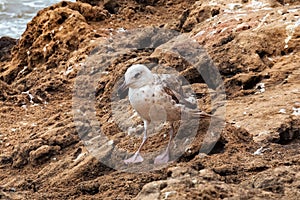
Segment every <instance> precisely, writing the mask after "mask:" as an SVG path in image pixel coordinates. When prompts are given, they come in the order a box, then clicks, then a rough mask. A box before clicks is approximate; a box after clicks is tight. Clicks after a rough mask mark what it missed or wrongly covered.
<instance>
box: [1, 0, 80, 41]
mask: <svg viewBox="0 0 300 200" xmlns="http://www.w3.org/2000/svg"><path fill="white" fill-rule="evenodd" d="M60 1H61V0H0V37H3V36H9V37H12V38H16V39H17V38H20V36H21V35H22V33H23V32H24V31H25V29H26V25H27V23H28V22H30V20H31V19H32V18H33V17H34V16H35V15H36V14H37V12H38V11H39V10H41V9H43V8H45V7H48V6H50V5H53V4H55V3H58V2H60ZM71 1H73V2H75V0H71Z"/></svg>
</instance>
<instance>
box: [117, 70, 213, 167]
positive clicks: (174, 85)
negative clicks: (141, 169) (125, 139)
mask: <svg viewBox="0 0 300 200" xmlns="http://www.w3.org/2000/svg"><path fill="white" fill-rule="evenodd" d="M127 87H128V88H129V91H128V96H129V101H130V104H131V105H132V107H133V108H134V109H135V111H136V112H137V113H138V114H139V115H140V117H141V118H142V120H143V122H144V136H143V141H142V143H141V145H140V146H139V148H138V150H137V151H136V152H135V154H134V155H133V156H132V157H130V158H128V159H126V160H124V162H125V163H126V164H129V163H138V162H142V161H143V160H144V159H143V157H142V156H141V155H140V150H141V148H142V147H143V145H144V144H145V142H146V140H147V130H148V127H149V124H150V123H151V122H154V121H169V122H171V130H170V139H169V142H168V145H167V148H166V150H165V151H164V152H163V153H162V154H161V155H159V156H157V157H156V158H155V160H154V163H155V164H163V163H167V162H168V161H169V149H170V143H171V141H172V139H173V133H174V126H173V122H175V121H178V120H180V119H181V116H182V114H185V115H186V116H189V118H190V119H191V118H199V117H211V115H209V114H207V113H205V112H201V111H200V110H198V109H197V104H196V100H195V99H193V97H189V98H188V97H186V96H185V95H184V93H183V89H182V86H181V81H180V80H179V78H178V77H177V76H175V75H170V74H154V73H152V72H151V71H150V70H149V69H148V68H147V67H146V66H145V65H142V64H136V65H132V66H131V67H129V68H128V69H127V71H126V73H125V81H124V83H123V85H122V86H121V89H122V90H124V89H125V88H127Z"/></svg>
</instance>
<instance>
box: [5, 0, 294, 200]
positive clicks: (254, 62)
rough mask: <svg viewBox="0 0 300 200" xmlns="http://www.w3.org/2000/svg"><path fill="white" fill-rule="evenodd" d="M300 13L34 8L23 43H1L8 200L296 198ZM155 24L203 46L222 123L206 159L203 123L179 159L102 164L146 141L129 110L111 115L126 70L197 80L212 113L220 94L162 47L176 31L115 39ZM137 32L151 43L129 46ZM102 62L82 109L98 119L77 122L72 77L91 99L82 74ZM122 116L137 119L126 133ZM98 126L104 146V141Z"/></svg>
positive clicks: (154, 6)
mask: <svg viewBox="0 0 300 200" xmlns="http://www.w3.org/2000/svg"><path fill="white" fill-rule="evenodd" d="M299 10H300V3H299V2H298V1H295V0H277V1H269V0H259V1H258V0H257V1H256V0H237V1H227V0H221V1H217V2H212V1H208V0H201V1H196V0H188V1H183V0H175V1H169V0H129V1H114V0H84V1H83V0H81V1H77V2H65V1H62V2H60V3H58V4H55V5H53V6H50V7H48V8H45V9H43V10H41V11H39V12H38V14H37V15H36V17H34V18H33V20H32V21H31V22H30V23H28V25H27V29H26V31H25V32H24V33H23V34H22V36H21V38H20V39H18V40H15V39H12V38H1V39H0V105H1V106H0V109H1V112H0V115H1V117H0V124H1V126H0V149H1V150H0V199H183V198H185V199H295V200H296V199H300V190H299V188H300V155H299V150H300V98H299V97H300V67H299V66H300V39H299V34H300V16H299ZM149 27H151V28H153V29H151V30H153V32H154V33H155V31H156V30H162V29H163V30H168V31H169V30H172V31H173V32H172V33H174V34H175V33H176V34H177V33H178V34H179V35H180V34H182V35H183V36H188V37H189V38H191V40H192V41H194V42H197V44H198V45H201V46H202V47H203V49H205V51H206V53H207V55H205V56H203V57H202V58H203V59H202V60H203V62H202V63H200V65H201V69H204V70H205V69H206V68H205V66H207V64H208V63H209V62H208V61H207V60H206V58H210V59H211V60H212V62H213V63H214V65H215V66H216V67H217V68H218V70H219V72H220V74H221V77H222V79H223V83H224V87H225V91H226V113H225V114H226V125H225V127H224V130H223V131H222V133H221V135H220V138H219V139H218V141H217V143H216V145H215V147H214V149H213V150H212V152H210V154H209V155H203V154H199V153H198V152H199V149H200V148H201V143H200V142H199V141H202V140H203V137H204V135H205V132H206V130H207V127H208V125H209V121H203V123H202V122H201V125H200V126H199V130H198V133H197V135H196V136H195V139H194V140H193V141H192V142H191V144H190V146H189V147H188V148H187V150H186V151H185V152H184V153H183V154H182V156H180V157H179V158H178V159H177V160H175V161H173V162H172V163H170V165H168V166H166V167H163V168H159V169H156V170H151V171H149V172H143V173H132V172H126V170H123V171H121V170H116V168H118V167H119V166H118V165H117V164H116V165H115V166H107V165H105V164H104V163H103V162H100V161H99V158H105V159H110V160H112V161H113V163H118V162H120V161H122V159H124V157H125V155H126V154H125V153H126V152H134V151H135V150H136V149H137V145H138V144H139V143H140V140H141V135H139V134H138V133H136V132H140V131H139V129H138V127H139V125H140V124H141V120H140V119H139V118H138V117H136V116H135V117H132V114H133V111H132V109H131V108H130V107H128V106H123V107H122V109H123V110H126V113H122V112H121V113H117V115H118V117H117V118H116V117H114V113H113V112H112V110H111V108H112V106H114V103H113V102H111V98H112V96H114V88H115V86H116V85H117V84H118V81H119V80H120V79H121V77H122V75H123V74H124V72H125V70H126V69H127V68H128V67H129V66H130V65H132V64H134V63H145V64H146V65H148V66H150V67H153V70H155V67H154V66H155V65H163V66H171V67H172V68H173V69H175V70H176V71H178V72H179V73H180V74H181V75H182V76H184V77H185V78H186V79H187V80H188V81H189V83H191V87H192V88H193V90H194V91H195V95H196V96H197V98H198V104H199V107H200V108H201V109H203V110H205V111H206V112H217V109H216V110H214V108H212V107H211V105H210V101H211V94H213V92H214V91H215V90H216V88H208V87H207V84H206V83H205V81H204V80H203V77H202V76H201V75H200V74H198V73H195V71H194V68H193V66H191V65H190V64H189V63H188V62H187V61H186V60H184V58H183V57H181V56H178V55H174V54H171V53H166V52H164V51H163V50H161V48H159V45H158V44H161V43H165V42H166V41H168V40H167V39H168V37H169V36H170V34H169V33H170V32H168V31H166V32H165V35H163V34H160V36H159V37H158V36H157V37H156V35H155V34H153V36H151V37H150V36H149V34H150V35H151V33H149V32H147V31H139V32H138V33H137V32H135V34H136V35H138V36H137V37H132V36H128V37H124V38H121V39H120V38H118V36H119V34H122V33H126V32H128V31H132V30H144V29H147V28H149ZM141 38H146V39H149V38H150V42H149V41H148V40H145V41H143V43H142V44H144V43H145V44H147V45H148V46H145V47H143V48H135V49H134V48H132V46H133V47H134V46H135V44H138V45H139V44H140V40H139V39H141ZM174 38H176V37H174ZM116 41H120V42H119V43H117V42H116ZM153 41H158V43H156V42H153ZM176 42H178V41H176V40H175V41H174V42H173V44H174V43H175V44H176ZM179 42H180V41H179ZM110 44H111V46H110ZM127 44H130V45H131V46H130V45H129V46H127ZM180 44H181V45H182V46H179V47H180V48H179V49H184V48H188V47H189V45H186V46H184V44H182V43H180ZM187 44H189V43H187ZM172 47H174V46H172ZM116 48H124V49H125V50H126V51H124V52H122V53H118V52H116V51H115V49H116ZM128 49H129V50H130V51H127V50H128ZM170 49H171V48H170ZM114 53H115V54H114ZM117 53H118V54H117ZM110 55H112V56H110ZM93 56H94V57H95V58H97V59H94V60H93V59H91V58H92V57H93ZM108 58H109V59H110V60H108ZM104 64H107V66H106V68H105V70H103V71H101V70H102V69H96V70H95V72H91V74H93V73H102V75H101V77H99V78H98V79H97V80H96V81H95V84H96V88H95V91H94V94H95V97H96V101H95V108H93V109H95V110H91V108H90V107H85V106H86V105H83V108H82V110H81V112H82V115H84V116H90V115H94V114H93V113H94V112H95V113H96V114H95V116H93V117H95V119H96V120H95V121H93V120H92V121H76V119H75V118H74V113H73V112H74V104H76V102H75V103H74V90H75V91H76V89H78V88H76V87H77V86H76V84H77V81H82V83H85V84H81V86H80V87H82V88H80V89H82V90H81V91H84V89H85V87H87V84H88V82H89V81H90V80H88V79H90V78H91V77H93V76H84V75H85V74H82V71H81V70H82V68H85V67H86V68H87V67H91V68H88V69H89V70H91V71H92V69H94V68H93V66H97V65H104ZM97 70H98V71H97ZM80 73H81V74H80ZM90 82H91V81H90ZM80 95H81V94H80ZM80 95H79V96H80ZM120 101H121V102H126V98H125V99H121V100H120ZM78 102H80V101H78ZM93 111H94V112H93ZM75 116H76V115H75ZM128 119H132V121H130V122H134V124H135V125H136V127H135V129H134V130H135V131H132V130H133V129H130V130H131V131H132V132H134V133H133V134H132V135H128V130H129V128H130V123H129V120H128ZM120 121H125V122H126V123H125V124H123V125H122V126H120V125H119V124H118V123H119V122H120ZM127 121H128V122H127ZM98 123H99V124H101V131H102V132H103V133H104V134H105V135H106V136H107V138H109V141H98V140H97V138H98V135H97V134H96V133H97V130H98V129H97V127H98ZM95 130H96V132H95ZM166 131H167V128H166V127H164V128H162V129H161V130H160V131H159V133H158V136H157V135H156V136H155V137H154V136H153V137H152V136H151V137H150V139H149V141H148V142H147V144H146V145H145V147H144V148H143V150H142V153H145V154H146V153H147V154H152V153H156V152H155V149H159V148H163V146H164V145H165V144H166V142H167V139H166V138H165V133H166ZM80 133H86V135H81V134H80ZM83 138H84V139H83ZM180 139H182V140H184V137H182V138H180ZM92 141H93V142H94V143H93V145H96V148H95V149H97V150H95V152H92V151H91V149H89V148H88V144H90V143H91V142H92ZM95 141H96V142H95ZM93 149H94V146H93ZM116 149H122V151H119V152H117V153H116V151H115V150H116ZM174 151H176V149H174ZM95 155H96V156H95ZM151 163H152V160H151V159H150V160H147V162H145V163H144V164H138V165H136V166H130V167H131V168H132V169H134V170H136V171H139V170H141V169H146V168H147V165H150V164H151Z"/></svg>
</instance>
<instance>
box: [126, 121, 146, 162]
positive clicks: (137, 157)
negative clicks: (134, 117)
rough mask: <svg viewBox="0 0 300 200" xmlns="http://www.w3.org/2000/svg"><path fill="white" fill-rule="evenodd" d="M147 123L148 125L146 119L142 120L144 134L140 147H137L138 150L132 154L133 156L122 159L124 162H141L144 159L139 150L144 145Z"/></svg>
mask: <svg viewBox="0 0 300 200" xmlns="http://www.w3.org/2000/svg"><path fill="white" fill-rule="evenodd" d="M148 125H149V122H148V121H147V120H144V136H143V141H142V143H141V145H140V147H139V148H138V150H137V151H136V152H135V153H134V154H133V156H131V157H130V158H128V159H126V160H124V162H125V164H129V163H139V162H143V160H144V159H143V157H142V156H141V155H140V150H141V149H142V147H143V146H144V144H145V142H146V140H147V129H148Z"/></svg>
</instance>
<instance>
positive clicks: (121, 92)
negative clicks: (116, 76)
mask: <svg viewBox="0 0 300 200" xmlns="http://www.w3.org/2000/svg"><path fill="white" fill-rule="evenodd" d="M127 91H128V85H127V84H126V81H125V80H124V81H123V83H122V84H121V85H120V86H119V88H118V96H119V97H120V98H124V97H125V96H126V95H127Z"/></svg>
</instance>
